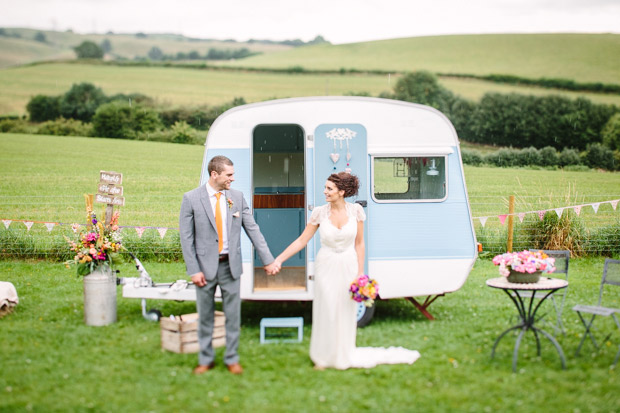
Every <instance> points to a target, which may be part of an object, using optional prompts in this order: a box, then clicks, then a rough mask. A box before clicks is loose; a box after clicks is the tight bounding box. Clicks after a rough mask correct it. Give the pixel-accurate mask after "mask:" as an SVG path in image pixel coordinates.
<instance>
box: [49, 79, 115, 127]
mask: <svg viewBox="0 0 620 413" xmlns="http://www.w3.org/2000/svg"><path fill="white" fill-rule="evenodd" d="M106 100H107V99H106V97H105V95H104V94H103V91H102V90H101V89H99V88H98V87H95V85H93V84H92V83H80V84H74V85H73V86H71V89H69V91H68V92H67V93H65V94H64V96H63V97H62V100H61V102H60V114H61V115H62V116H63V117H65V118H67V119H68V118H71V119H78V120H81V121H82V122H90V121H91V120H92V118H93V115H94V114H95V112H96V111H97V108H98V107H99V106H100V105H101V104H103V103H105V102H106Z"/></svg>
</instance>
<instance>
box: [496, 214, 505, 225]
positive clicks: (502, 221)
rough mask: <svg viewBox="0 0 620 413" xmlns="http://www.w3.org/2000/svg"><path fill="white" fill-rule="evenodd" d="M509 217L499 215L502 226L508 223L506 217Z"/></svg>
mask: <svg viewBox="0 0 620 413" xmlns="http://www.w3.org/2000/svg"><path fill="white" fill-rule="evenodd" d="M507 216H508V215H498V216H497V217H498V218H499V222H501V223H502V225H504V222H506V217H507Z"/></svg>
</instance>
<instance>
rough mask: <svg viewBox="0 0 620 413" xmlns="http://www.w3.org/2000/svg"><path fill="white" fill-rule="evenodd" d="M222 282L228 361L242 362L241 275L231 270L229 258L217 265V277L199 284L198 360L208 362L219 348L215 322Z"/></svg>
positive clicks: (226, 361) (197, 291) (226, 357)
mask: <svg viewBox="0 0 620 413" xmlns="http://www.w3.org/2000/svg"><path fill="white" fill-rule="evenodd" d="M218 285H219V286H220V290H221V292H222V307H223V310H224V314H226V353H225V354H224V363H225V364H227V365H228V364H235V363H238V362H239V354H238V353H237V350H238V348H239V336H240V334H241V316H240V314H241V295H240V292H239V290H240V285H241V281H240V279H239V278H237V279H236V280H235V279H234V278H233V277H232V274H231V273H230V265H229V264H228V261H222V262H220V263H219V266H218V268H217V274H216V276H215V280H213V281H209V282H207V285H205V286H204V287H202V288H199V287H197V288H196V307H197V309H198V314H200V318H199V326H198V341H199V344H200V353H199V354H198V363H199V364H201V365H203V366H208V365H209V364H211V363H212V362H213V360H214V359H215V351H214V349H213V345H212V340H211V339H212V337H213V324H214V316H215V288H216V286H218Z"/></svg>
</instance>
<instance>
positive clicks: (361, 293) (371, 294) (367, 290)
mask: <svg viewBox="0 0 620 413" xmlns="http://www.w3.org/2000/svg"><path fill="white" fill-rule="evenodd" d="M349 293H350V294H351V298H352V299H353V300H354V301H357V302H358V303H364V305H365V306H366V307H372V305H373V303H374V302H375V298H377V294H378V293H379V284H378V283H377V281H375V280H373V279H372V278H370V277H368V276H367V275H360V276H359V277H357V279H356V280H355V281H353V282H352V283H351V286H350V287H349Z"/></svg>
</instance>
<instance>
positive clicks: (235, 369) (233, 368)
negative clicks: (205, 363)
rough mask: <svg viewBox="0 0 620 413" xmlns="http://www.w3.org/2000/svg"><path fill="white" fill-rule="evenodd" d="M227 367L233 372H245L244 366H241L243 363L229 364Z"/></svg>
mask: <svg viewBox="0 0 620 413" xmlns="http://www.w3.org/2000/svg"><path fill="white" fill-rule="evenodd" d="M226 367H227V368H228V371H230V372H231V373H232V374H241V373H243V367H241V364H239V363H234V364H227V365H226Z"/></svg>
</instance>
